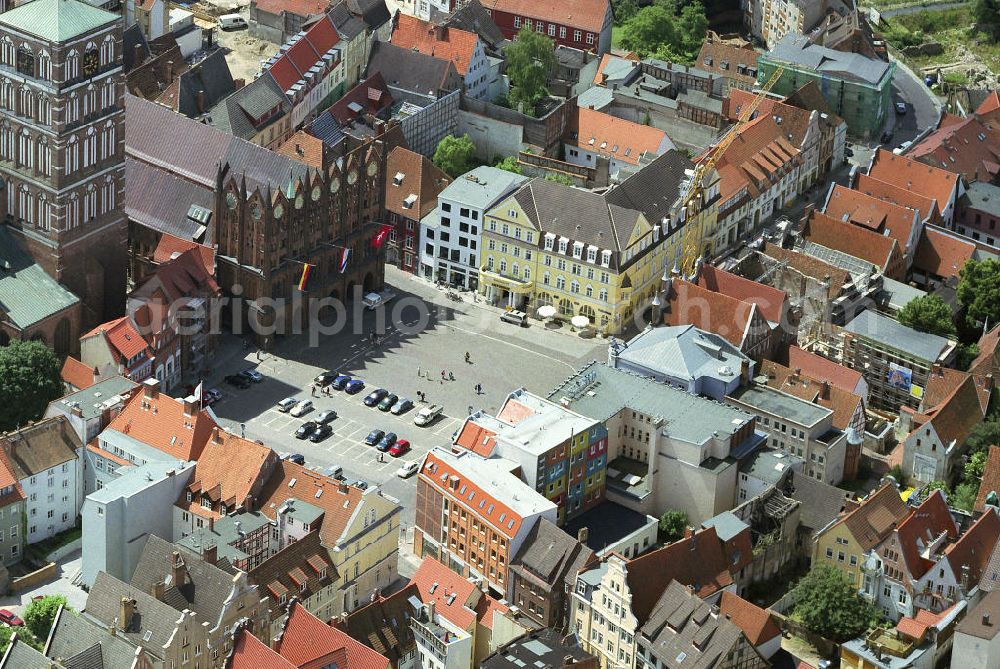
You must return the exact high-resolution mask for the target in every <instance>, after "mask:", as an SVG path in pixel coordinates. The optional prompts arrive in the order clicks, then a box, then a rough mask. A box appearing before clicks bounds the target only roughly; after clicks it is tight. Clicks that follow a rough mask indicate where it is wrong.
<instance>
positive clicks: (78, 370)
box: [59, 355, 100, 390]
mask: <svg viewBox="0 0 1000 669" xmlns="http://www.w3.org/2000/svg"><path fill="white" fill-rule="evenodd" d="M59 374H60V376H62V380H63V381H65V382H66V383H68V384H69V385H71V386H73V387H74V388H76V389H77V390H85V389H87V388H89V387H90V386H92V385H94V384H95V383H97V379H98V377H100V372H98V371H97V369H95V368H92V367H90V366H89V365H85V364H83V363H82V362H80V361H79V360H77V359H76V358H74V357H73V356H71V355H68V356H66V360H65V361H63V366H62V371H61V372H60V373H59Z"/></svg>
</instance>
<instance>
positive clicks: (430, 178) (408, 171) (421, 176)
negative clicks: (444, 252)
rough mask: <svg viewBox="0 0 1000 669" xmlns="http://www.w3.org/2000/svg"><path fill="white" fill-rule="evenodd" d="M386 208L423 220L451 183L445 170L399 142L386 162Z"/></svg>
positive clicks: (406, 216) (403, 216)
mask: <svg viewBox="0 0 1000 669" xmlns="http://www.w3.org/2000/svg"><path fill="white" fill-rule="evenodd" d="M385 175H386V179H385V208H386V210H387V211H391V212H392V213H394V214H396V215H398V216H400V217H402V218H408V219H410V220H413V221H420V220H422V219H423V218H424V216H426V215H428V214H429V213H431V212H432V211H433V210H434V207H436V206H437V197H438V195H439V194H440V193H441V191H443V190H444V189H445V188H446V187H447V186H448V184H450V183H451V177H449V176H448V175H447V174H446V173H445V172H444V170H442V169H441V168H440V167H438V166H437V165H435V164H434V163H432V162H431V160H430V158H428V157H427V156H422V155H420V154H419V153H416V152H414V151H410V150H409V149H406V148H403V147H401V146H397V147H396V148H394V149H393V150H392V151H390V152H389V157H388V158H386V165H385Z"/></svg>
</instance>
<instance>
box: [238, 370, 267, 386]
mask: <svg viewBox="0 0 1000 669" xmlns="http://www.w3.org/2000/svg"><path fill="white" fill-rule="evenodd" d="M240 374H242V375H243V376H245V377H246V378H247V380H249V381H252V382H254V383H260V382H261V381H263V380H264V375H263V374H261V373H260V372H258V371H257V370H256V369H244V370H243V371H242V372H240Z"/></svg>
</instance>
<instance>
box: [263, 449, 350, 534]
mask: <svg viewBox="0 0 1000 669" xmlns="http://www.w3.org/2000/svg"><path fill="white" fill-rule="evenodd" d="M317 493H319V495H317ZM363 496H364V493H363V491H362V490H361V489H359V488H358V487H357V486H353V485H346V484H343V483H341V482H340V481H338V480H337V479H333V478H330V477H329V476H324V475H323V474H320V473H318V472H315V471H313V470H311V469H306V468H305V467H303V466H302V465H297V464H295V463H294V462H289V461H288V460H279V461H278V462H277V464H276V465H275V467H274V471H273V472H272V473H271V478H269V479H268V480H267V483H266V484H264V487H263V489H262V490H261V493H260V502H259V503H258V504H257V505H256V506H257V509H258V510H259V511H260V512H261V513H263V514H264V515H265V516H267V517H268V518H270V519H271V520H274V519H275V518H276V514H277V512H278V509H279V508H280V507H281V505H282V504H284V503H285V502H286V501H288V500H289V499H293V498H294V499H299V500H302V501H303V502H307V503H309V504H312V505H313V506H318V507H319V508H321V509H323V523H322V525H321V526H320V533H319V534H320V538H321V539H322V540H323V545H324V546H326V547H327V548H332V547H334V546H336V545H337V544H338V542H339V540H340V537H341V535H342V534H343V533H344V530H345V529H346V528H347V524H348V522H349V521H350V520H351V518H352V517H353V516H354V514H355V513H357V510H358V506H360V505H361V504H362V502H363V499H362V498H363Z"/></svg>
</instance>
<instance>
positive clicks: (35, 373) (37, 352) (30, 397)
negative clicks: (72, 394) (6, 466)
mask: <svg viewBox="0 0 1000 669" xmlns="http://www.w3.org/2000/svg"><path fill="white" fill-rule="evenodd" d="M62 390H63V385H62V379H61V377H60V374H59V360H58V359H57V358H56V355H55V353H53V352H52V349H50V348H49V347H48V346H46V345H45V344H43V343H41V342H38V341H20V340H15V341H12V342H11V343H10V344H8V345H7V346H2V347H0V432H4V431H8V430H14V429H16V428H17V427H18V426H20V425H24V424H25V423H27V422H28V421H31V420H37V419H38V418H41V416H42V413H43V412H44V411H45V407H47V406H48V404H49V402H51V401H52V400H54V399H56V398H57V397H59V396H60V395H62Z"/></svg>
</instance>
